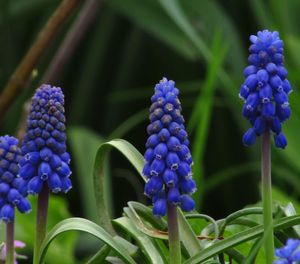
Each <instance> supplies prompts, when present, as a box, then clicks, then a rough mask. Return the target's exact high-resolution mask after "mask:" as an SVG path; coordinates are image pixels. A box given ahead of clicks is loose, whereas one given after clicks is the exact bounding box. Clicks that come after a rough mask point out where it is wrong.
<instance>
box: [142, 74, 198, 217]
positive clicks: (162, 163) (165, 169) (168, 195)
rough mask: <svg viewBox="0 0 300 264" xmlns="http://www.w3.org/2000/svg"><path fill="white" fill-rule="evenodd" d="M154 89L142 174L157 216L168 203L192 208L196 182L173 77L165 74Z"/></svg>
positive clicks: (193, 206) (164, 209)
mask: <svg viewBox="0 0 300 264" xmlns="http://www.w3.org/2000/svg"><path fill="white" fill-rule="evenodd" d="M154 90H155V93H154V95H153V96H152V97H151V101H152V105H151V107H150V115H149V119H150V124H149V125H148V127H147V132H148V134H149V137H148V140H147V142H146V151H145V154H144V159H145V165H144V169H143V175H144V176H145V177H146V178H147V179H148V181H147V183H146V185H145V190H144V191H145V195H146V196H148V197H149V198H151V199H152V202H153V214H154V215H156V216H164V215H165V214H166V211H167V205H168V204H171V205H174V206H177V205H178V206H180V207H181V209H182V210H183V211H191V210H193V209H194V208H195V202H194V200H193V199H192V198H191V196H190V195H191V194H193V193H194V192H195V191H196V184H195V182H194V180H193V179H192V169H191V166H192V164H193V161H192V157H191V153H190V150H189V141H188V138H187V137H188V135H187V132H186V130H185V127H184V119H183V116H182V115H181V104H180V101H179V99H178V95H179V90H178V89H177V88H176V87H175V82H174V81H171V80H167V79H166V78H163V79H162V80H161V81H160V82H159V83H158V84H156V86H155V89H154Z"/></svg>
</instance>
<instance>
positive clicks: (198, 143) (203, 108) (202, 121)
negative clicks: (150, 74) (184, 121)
mask: <svg viewBox="0 0 300 264" xmlns="http://www.w3.org/2000/svg"><path fill="white" fill-rule="evenodd" d="M226 50H227V48H226V45H225V48H224V44H222V39H221V35H220V34H216V35H215V39H214V42H213V48H212V60H211V62H210V63H209V66H208V72H207V76H206V79H205V82H204V85H203V88H202V92H201V94H200V95H199V96H198V99H197V102H196V105H195V108H194V110H193V112H192V115H191V120H190V123H189V124H188V130H190V132H192V131H193V130H196V134H195V140H194V144H193V150H192V154H193V155H192V156H193V160H194V166H193V174H194V180H195V181H196V186H197V187H198V191H197V192H196V193H195V194H194V198H195V201H196V204H197V207H198V208H200V205H201V204H202V203H201V202H200V201H201V196H203V194H204V189H205V183H204V175H203V170H202V168H201V166H202V165H203V158H204V151H205V147H206V142H207V136H208V131H209V127H210V119H211V113H212V109H213V98H214V92H215V88H216V81H217V74H218V72H219V70H220V68H221V66H222V63H223V61H224V59H225V55H226V53H227V52H226Z"/></svg>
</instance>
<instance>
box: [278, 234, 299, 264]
mask: <svg viewBox="0 0 300 264" xmlns="http://www.w3.org/2000/svg"><path fill="white" fill-rule="evenodd" d="M275 256H276V257H277V258H278V259H276V260H275V261H274V264H294V263H299V262H300V240H299V239H293V238H289V239H288V240H287V241H286V245H285V246H284V247H282V248H278V249H276V250H275Z"/></svg>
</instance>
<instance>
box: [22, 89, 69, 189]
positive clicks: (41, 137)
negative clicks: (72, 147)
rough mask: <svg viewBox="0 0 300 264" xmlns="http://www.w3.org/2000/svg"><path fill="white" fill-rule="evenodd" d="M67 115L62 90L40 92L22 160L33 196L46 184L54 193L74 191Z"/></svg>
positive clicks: (36, 97)
mask: <svg viewBox="0 0 300 264" xmlns="http://www.w3.org/2000/svg"><path fill="white" fill-rule="evenodd" d="M64 112H65V110H64V95H63V92H62V90H61V88H59V87H53V86H50V85H46V84H43V85H42V86H41V87H40V88H38V89H37V90H36V93H35V95H34V96H33V98H32V102H31V109H30V114H29V117H28V120H27V132H26V135H25V138H24V142H23V144H22V148H21V150H22V154H23V158H22V159H21V161H20V176H21V177H22V178H23V179H24V180H26V181H27V182H28V190H27V191H28V193H29V194H32V195H36V194H38V193H40V192H41V190H42V187H43V184H47V185H48V187H49V189H50V190H51V191H52V192H53V193H58V192H64V193H66V192H68V191H69V190H70V189H71V188H72V183H71V180H70V175H71V170H70V167H69V164H70V155H69V153H68V152H67V150H66V131H65V130H66V126H65V122H66V119H65V114H64Z"/></svg>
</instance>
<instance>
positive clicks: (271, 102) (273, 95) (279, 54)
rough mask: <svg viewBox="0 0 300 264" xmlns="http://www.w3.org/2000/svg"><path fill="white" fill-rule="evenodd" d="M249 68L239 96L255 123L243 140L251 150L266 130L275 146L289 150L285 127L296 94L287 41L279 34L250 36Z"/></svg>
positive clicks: (249, 118) (263, 32)
mask: <svg viewBox="0 0 300 264" xmlns="http://www.w3.org/2000/svg"><path fill="white" fill-rule="evenodd" d="M250 41H251V43H252V44H251V46H250V48H249V51H250V55H249V57H248V62H249V66H247V67H246V68H245V70H244V76H245V82H244V83H243V84H242V86H241V88H240V93H239V96H240V98H241V99H243V100H244V101H245V104H244V107H243V116H244V117H245V118H246V119H247V120H248V121H249V122H250V123H251V125H252V127H251V128H249V129H248V130H247V131H246V133H245V134H244V136H243V143H244V144H245V145H246V146H250V145H252V144H254V143H255V140H256V137H258V136H260V135H262V134H263V133H264V132H265V131H266V130H271V131H272V132H273V133H274V141H275V145H276V147H278V148H282V149H283V148H285V147H286V145H287V140H286V138H285V136H284V134H283V132H282V123H283V122H284V121H285V120H287V119H288V118H289V117H290V115H291V109H290V106H289V101H288V96H289V94H290V93H291V92H292V88H291V85H290V83H289V81H288V79H287V74H288V72H287V70H286V68H285V67H284V57H283V41H282V40H281V39H280V38H279V34H278V32H277V31H274V32H270V31H268V30H263V31H259V32H258V33H257V36H254V35H251V36H250Z"/></svg>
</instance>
